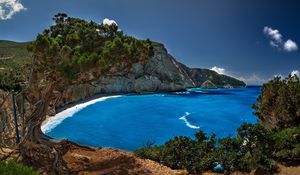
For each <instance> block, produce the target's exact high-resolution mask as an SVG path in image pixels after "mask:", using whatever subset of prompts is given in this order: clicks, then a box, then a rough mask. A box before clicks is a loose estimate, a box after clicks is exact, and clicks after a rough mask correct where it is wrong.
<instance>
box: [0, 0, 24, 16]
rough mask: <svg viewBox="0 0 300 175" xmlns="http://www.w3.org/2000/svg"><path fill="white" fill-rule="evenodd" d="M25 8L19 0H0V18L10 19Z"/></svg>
mask: <svg viewBox="0 0 300 175" xmlns="http://www.w3.org/2000/svg"><path fill="white" fill-rule="evenodd" d="M22 10H26V8H25V7H24V6H23V5H22V4H21V3H20V1H19V0H0V19H1V20H7V19H11V18H12V17H13V15H14V14H16V13H17V12H20V11H22Z"/></svg>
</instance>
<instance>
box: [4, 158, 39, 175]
mask: <svg viewBox="0 0 300 175" xmlns="http://www.w3.org/2000/svg"><path fill="white" fill-rule="evenodd" d="M0 174H3V175H38V173H37V172H34V171H33V170H32V169H31V168H29V167H27V166H24V165H22V164H18V163H17V162H16V161H15V160H9V161H7V162H0Z"/></svg>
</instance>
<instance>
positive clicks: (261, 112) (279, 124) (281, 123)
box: [253, 75, 300, 129]
mask: <svg viewBox="0 0 300 175" xmlns="http://www.w3.org/2000/svg"><path fill="white" fill-rule="evenodd" d="M253 107H254V109H255V110H256V115H257V117H258V118H259V119H260V120H261V121H262V124H263V125H264V126H265V127H267V128H269V129H280V128H285V127H293V126H298V125H299V123H300V81H299V77H297V76H291V75H290V76H288V77H286V78H285V79H282V78H281V77H275V78H274V79H273V80H271V81H269V83H267V84H264V85H263V87H262V93H261V94H260V96H259V98H258V104H255V105H254V106H253Z"/></svg>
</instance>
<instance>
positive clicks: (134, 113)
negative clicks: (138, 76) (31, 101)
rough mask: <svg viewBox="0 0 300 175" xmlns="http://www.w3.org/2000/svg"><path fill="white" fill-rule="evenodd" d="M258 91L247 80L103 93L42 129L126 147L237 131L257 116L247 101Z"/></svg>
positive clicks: (93, 142)
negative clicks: (229, 85)
mask: <svg viewBox="0 0 300 175" xmlns="http://www.w3.org/2000/svg"><path fill="white" fill-rule="evenodd" d="M259 92H260V87H257V86H250V87H247V88H234V89H201V88H193V89H189V90H188V91H187V92H174V93H158V94H148V95H123V96H114V97H106V98H102V99H98V100H94V101H93V102H90V103H86V104H82V105H78V106H75V107H73V108H70V109H69V111H68V110H67V111H65V112H62V113H60V114H58V115H57V116H55V117H53V118H52V119H51V120H49V121H47V122H46V124H45V125H44V126H43V128H42V129H43V131H44V132H45V133H46V134H47V135H49V136H51V137H54V138H67V139H69V140H71V141H74V142H76V143H79V144H83V145H90V146H96V147H112V148H118V149H123V150H128V151H132V150H136V149H138V148H141V147H143V146H144V145H145V144H146V143H148V142H154V143H156V144H158V145H159V144H163V143H164V142H166V141H168V140H169V139H171V138H173V137H174V136H183V135H184V136H189V137H191V138H193V134H194V133H195V132H196V131H197V130H203V131H205V132H206V133H208V134H210V133H212V132H213V133H215V134H216V135H217V137H219V138H221V137H226V136H228V135H231V136H235V135H236V129H237V128H238V127H239V126H240V124H242V123H243V122H248V123H255V122H256V121H257V119H256V117H255V116H254V115H253V110H252V108H251V106H252V104H253V103H255V102H256V99H257V97H258V95H259Z"/></svg>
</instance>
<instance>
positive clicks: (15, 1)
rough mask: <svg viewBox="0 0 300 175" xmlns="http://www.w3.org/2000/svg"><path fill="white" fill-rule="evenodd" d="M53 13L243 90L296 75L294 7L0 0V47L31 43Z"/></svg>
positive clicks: (264, 1) (288, 0)
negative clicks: (154, 44) (157, 50)
mask: <svg viewBox="0 0 300 175" xmlns="http://www.w3.org/2000/svg"><path fill="white" fill-rule="evenodd" d="M58 12H64V13H67V14H68V15H69V16H72V17H78V18H83V19H85V20H88V21H90V20H92V21H95V22H98V23H102V22H103V19H105V18H109V19H112V20H114V21H116V23H117V24H118V26H119V28H121V29H122V30H123V31H124V33H126V34H128V35H132V36H135V37H137V38H140V39H146V38H150V39H151V40H153V41H158V42H161V43H163V44H164V45H165V46H166V48H167V49H168V52H169V53H170V54H171V55H173V56H174V57H175V58H176V59H177V60H178V61H180V62H182V63H184V64H186V65H187V66H190V67H200V68H209V69H212V70H215V71H217V72H219V73H222V74H226V75H230V76H234V77H236V78H239V79H241V80H244V81H246V82H247V84H261V83H263V82H265V81H267V80H269V79H270V78H272V77H274V76H275V75H282V76H286V75H288V74H289V73H293V74H299V71H300V50H299V49H300V48H299V47H300V1H297V0H185V1H183V0H151V1H146V0H47V1H46V0H0V40H13V41H31V40H34V39H35V37H36V35H37V34H38V33H41V32H42V31H43V30H44V29H45V28H48V27H49V26H50V25H52V24H53V21H52V17H53V16H54V14H56V13H58Z"/></svg>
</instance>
